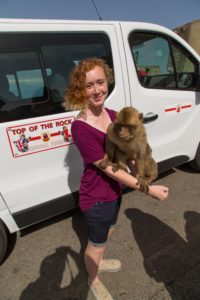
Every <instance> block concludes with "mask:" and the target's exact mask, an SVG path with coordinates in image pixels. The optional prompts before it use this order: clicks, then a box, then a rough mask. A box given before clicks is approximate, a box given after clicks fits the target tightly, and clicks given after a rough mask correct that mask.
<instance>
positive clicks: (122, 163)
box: [99, 107, 158, 193]
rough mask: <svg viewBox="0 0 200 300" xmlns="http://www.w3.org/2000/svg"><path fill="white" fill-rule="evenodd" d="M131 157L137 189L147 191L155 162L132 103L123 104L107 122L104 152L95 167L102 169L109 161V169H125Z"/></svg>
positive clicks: (141, 121) (153, 175)
mask: <svg viewBox="0 0 200 300" xmlns="http://www.w3.org/2000/svg"><path fill="white" fill-rule="evenodd" d="M131 161H135V167H136V174H137V179H138V184H139V185H140V191H142V192H145V193H147V192H148V185H149V184H150V183H151V182H152V181H153V180H155V179H156V177H157V176H158V169H157V164H156V162H155V160H154V159H153V158H152V149H151V147H150V145H149V144H148V142H147V135H146V130H145V127H144V125H143V114H142V113H140V112H139V111H138V110H137V109H135V108H133V107H125V108H123V109H122V110H120V111H119V112H118V113H117V116H116V119H115V121H114V122H112V123H111V124H110V125H109V126H108V130H107V136H106V154H105V156H104V158H103V159H102V161H101V162H100V163H99V167H100V168H102V169H105V168H106V167H107V166H108V165H112V170H113V172H116V171H117V170H118V169H119V168H121V169H123V170H125V171H128V165H129V164H130V162H131Z"/></svg>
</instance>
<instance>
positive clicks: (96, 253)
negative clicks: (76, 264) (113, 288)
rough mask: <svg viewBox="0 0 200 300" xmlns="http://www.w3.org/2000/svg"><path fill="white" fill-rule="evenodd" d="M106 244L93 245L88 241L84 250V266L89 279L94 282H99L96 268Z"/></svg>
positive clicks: (97, 268)
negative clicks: (100, 245) (101, 245)
mask: <svg viewBox="0 0 200 300" xmlns="http://www.w3.org/2000/svg"><path fill="white" fill-rule="evenodd" d="M105 249H106V246H103V247H95V246H93V245H92V244H90V243H88V245H87V248H86V250H85V257H84V259H85V266H86V270H87V272H88V275H89V280H90V281H91V282H94V283H98V282H99V277H98V270H99V264H100V261H101V260H102V257H103V254H104V252H105Z"/></svg>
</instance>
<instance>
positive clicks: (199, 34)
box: [174, 19, 200, 55]
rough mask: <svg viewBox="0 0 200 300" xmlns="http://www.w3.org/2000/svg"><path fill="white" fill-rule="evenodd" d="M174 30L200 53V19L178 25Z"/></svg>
mask: <svg viewBox="0 0 200 300" xmlns="http://www.w3.org/2000/svg"><path fill="white" fill-rule="evenodd" d="M174 31H175V32H176V33H177V34H178V35H180V36H181V37H182V38H183V39H184V40H186V41H187V42H188V44H190V45H191V46H192V47H193V48H194V49H195V50H196V51H197V53H198V54H199V55H200V19H199V20H195V21H192V22H190V23H188V24H185V25H183V26H180V27H177V28H175V29H174Z"/></svg>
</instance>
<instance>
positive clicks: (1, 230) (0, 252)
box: [0, 220, 8, 264]
mask: <svg viewBox="0 0 200 300" xmlns="http://www.w3.org/2000/svg"><path fill="white" fill-rule="evenodd" d="M7 247H8V235H7V230H6V227H5V225H4V224H3V222H2V221H1V220H0V264H1V263H2V261H3V259H4V258H5V255H6V251H7Z"/></svg>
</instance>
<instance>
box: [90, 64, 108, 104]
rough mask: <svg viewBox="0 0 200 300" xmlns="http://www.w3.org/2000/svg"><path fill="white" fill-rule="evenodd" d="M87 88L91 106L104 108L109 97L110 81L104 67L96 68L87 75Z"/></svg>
mask: <svg viewBox="0 0 200 300" xmlns="http://www.w3.org/2000/svg"><path fill="white" fill-rule="evenodd" d="M85 87H86V94H87V98H88V101H89V105H90V106H93V107H99V106H102V105H103V104H104V101H105V99H106V97H107V95H108V81H107V78H106V74H105V72H104V69H103V68H102V67H99V66H96V67H95V68H94V69H92V70H91V71H88V72H87V73H86V83H85Z"/></svg>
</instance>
